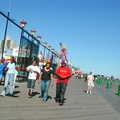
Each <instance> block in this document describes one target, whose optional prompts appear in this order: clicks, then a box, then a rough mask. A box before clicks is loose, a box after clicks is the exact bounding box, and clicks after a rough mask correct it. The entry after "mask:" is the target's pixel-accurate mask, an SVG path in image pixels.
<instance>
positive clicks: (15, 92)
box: [6, 91, 20, 97]
mask: <svg viewBox="0 0 120 120" xmlns="http://www.w3.org/2000/svg"><path fill="white" fill-rule="evenodd" d="M19 93H20V91H14V93H13V95H10V93H8V94H6V96H9V97H19V96H18V95H16V94H19Z"/></svg>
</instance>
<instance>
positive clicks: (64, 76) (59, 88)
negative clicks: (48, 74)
mask: <svg viewBox="0 0 120 120" xmlns="http://www.w3.org/2000/svg"><path fill="white" fill-rule="evenodd" d="M56 75H57V76H58V78H57V83H56V102H59V105H61V106H62V105H63V103H64V96H65V91H66V87H67V85H68V80H69V78H70V77H71V76H72V72H71V70H70V68H69V67H67V66H66V61H62V62H61V66H60V67H59V68H58V69H57V70H56Z"/></svg>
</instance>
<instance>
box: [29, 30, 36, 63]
mask: <svg viewBox="0 0 120 120" xmlns="http://www.w3.org/2000/svg"><path fill="white" fill-rule="evenodd" d="M35 33H36V30H35V29H33V30H31V34H32V35H34V34H35ZM33 41H34V38H33V36H32V41H31V47H30V61H31V60H33V59H32V58H31V57H32V54H34V53H33V52H34V50H33Z"/></svg>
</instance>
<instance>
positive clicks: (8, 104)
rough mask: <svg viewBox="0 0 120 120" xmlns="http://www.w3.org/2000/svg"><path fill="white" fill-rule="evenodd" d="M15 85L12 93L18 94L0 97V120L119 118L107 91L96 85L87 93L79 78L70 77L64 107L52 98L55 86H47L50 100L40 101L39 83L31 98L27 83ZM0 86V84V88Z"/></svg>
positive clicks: (108, 119) (109, 119)
mask: <svg viewBox="0 0 120 120" xmlns="http://www.w3.org/2000/svg"><path fill="white" fill-rule="evenodd" d="M17 85H18V86H19V87H17V88H16V89H15V96H19V97H9V96H6V97H0V120H103V119H104V120H120V113H119V112H118V111H117V109H115V108H114V107H115V106H114V104H112V103H110V102H109V101H108V99H107V98H105V96H104V95H103V93H104V94H105V95H106V96H107V95H108V97H110V98H111V96H110V95H109V94H108V93H106V91H107V90H106V89H103V88H102V87H101V86H98V85H96V86H95V88H94V89H93V93H92V94H91V95H90V94H86V92H85V90H86V88H87V83H85V82H84V81H83V80H82V79H75V78H74V77H73V78H71V79H70V81H69V85H68V86H67V91H66V96H65V97H66V98H67V100H66V103H65V104H64V105H63V106H59V105H58V103H55V101H54V99H53V98H54V97H55V88H56V86H54V87H53V88H50V89H49V95H50V96H51V98H52V99H49V100H48V101H47V102H46V103H43V102H42V99H41V98H39V96H40V85H38V84H37V83H36V87H35V90H34V93H35V95H34V96H33V97H32V98H31V99H29V98H28V95H27V92H28V91H27V88H26V82H23V83H17ZM2 89H3V86H0V91H2ZM112 100H114V98H113V99H112ZM114 102H116V99H115V101H114ZM118 106H119V104H118ZM119 107H120V106H119Z"/></svg>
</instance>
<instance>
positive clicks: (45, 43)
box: [43, 42, 47, 63]
mask: <svg viewBox="0 0 120 120" xmlns="http://www.w3.org/2000/svg"><path fill="white" fill-rule="evenodd" d="M43 45H44V54H43V63H44V62H45V47H46V46H47V42H44V43H43Z"/></svg>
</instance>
